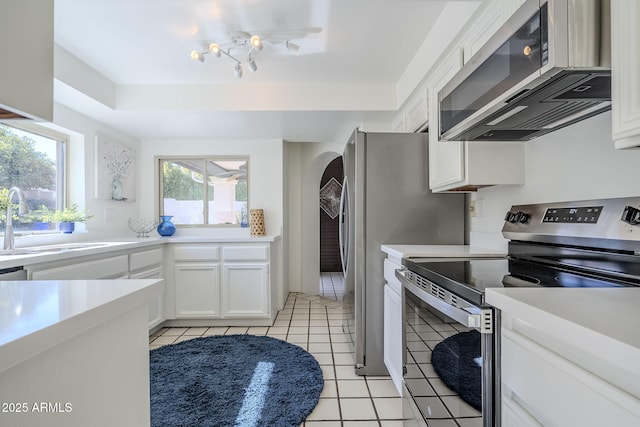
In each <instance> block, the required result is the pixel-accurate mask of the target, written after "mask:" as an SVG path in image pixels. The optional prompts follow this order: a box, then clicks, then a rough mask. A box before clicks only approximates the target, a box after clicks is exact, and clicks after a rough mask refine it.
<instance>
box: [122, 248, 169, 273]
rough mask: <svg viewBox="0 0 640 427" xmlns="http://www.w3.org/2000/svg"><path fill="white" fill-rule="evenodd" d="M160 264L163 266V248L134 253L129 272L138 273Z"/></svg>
mask: <svg viewBox="0 0 640 427" xmlns="http://www.w3.org/2000/svg"><path fill="white" fill-rule="evenodd" d="M158 264H162V248H157V249H151V250H149V251H143V252H134V253H132V254H130V255H129V271H136V270H140V269H143V268H146V267H149V266H152V265H158Z"/></svg>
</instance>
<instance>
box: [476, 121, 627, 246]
mask: <svg viewBox="0 0 640 427" xmlns="http://www.w3.org/2000/svg"><path fill="white" fill-rule="evenodd" d="M523 144H526V147H525V164H526V166H525V167H526V171H525V184H524V185H522V186H496V187H488V188H484V189H481V190H479V191H478V192H477V193H476V194H473V195H472V196H471V197H472V200H476V203H479V204H481V205H482V208H483V209H482V211H483V212H481V215H482V216H476V217H473V218H471V221H470V230H469V231H470V243H471V244H473V245H479V246H489V247H495V248H497V249H498V248H504V247H506V241H505V240H504V239H503V238H502V235H501V230H502V225H503V221H504V215H505V212H507V210H508V209H509V208H510V207H511V205H513V204H522V203H543V202H554V201H571V200H587V199H595V198H611V197H625V196H638V195H640V184H639V183H640V168H638V165H639V164H640V150H615V149H614V144H613V141H612V139H611V113H610V112H607V113H603V114H600V115H599V116H596V117H593V118H591V119H588V120H585V121H583V122H581V123H579V124H576V125H572V126H569V127H567V128H565V129H562V130H559V131H557V132H555V133H552V134H549V135H546V136H543V137H541V138H538V139H535V140H533V141H528V142H523Z"/></svg>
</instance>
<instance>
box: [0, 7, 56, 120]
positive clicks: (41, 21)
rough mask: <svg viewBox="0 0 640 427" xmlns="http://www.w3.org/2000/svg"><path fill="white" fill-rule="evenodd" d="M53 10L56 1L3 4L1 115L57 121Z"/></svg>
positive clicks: (0, 22)
mask: <svg viewBox="0 0 640 427" xmlns="http://www.w3.org/2000/svg"><path fill="white" fill-rule="evenodd" d="M53 8H54V2H53V0H20V1H3V2H0V58H2V79H0V113H1V112H2V110H3V109H4V108H7V109H8V110H10V111H11V112H14V113H17V114H19V115H21V116H23V117H28V118H32V119H41V120H44V121H53V50H54V49H53V46H54V44H53V20H54V17H53V13H54V12H53ZM27 88H28V89H27ZM6 118H11V116H9V117H6Z"/></svg>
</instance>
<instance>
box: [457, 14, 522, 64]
mask: <svg viewBox="0 0 640 427" xmlns="http://www.w3.org/2000/svg"><path fill="white" fill-rule="evenodd" d="M516 9H517V8H516ZM513 11H514V12H515V9H514V10H513ZM504 19H505V18H504V11H503V10H502V8H500V7H485V8H484V9H483V11H482V13H481V14H480V15H479V16H478V18H477V19H476V20H475V22H474V23H473V25H472V26H471V27H469V29H468V31H467V33H466V34H465V35H464V39H463V40H462V47H463V51H464V63H465V64H466V63H467V62H468V61H469V59H471V57H472V56H473V55H475V53H476V52H477V51H478V50H480V48H481V47H482V46H483V45H484V44H485V42H486V41H487V40H489V37H491V36H492V35H493V34H494V33H495V32H496V31H497V30H498V28H500V26H501V25H502V23H503V22H504Z"/></svg>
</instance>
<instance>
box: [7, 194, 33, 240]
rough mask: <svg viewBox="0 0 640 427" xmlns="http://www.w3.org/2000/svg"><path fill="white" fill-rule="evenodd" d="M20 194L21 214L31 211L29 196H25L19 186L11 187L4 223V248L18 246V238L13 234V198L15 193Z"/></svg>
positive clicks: (19, 210) (19, 211) (19, 212)
mask: <svg viewBox="0 0 640 427" xmlns="http://www.w3.org/2000/svg"><path fill="white" fill-rule="evenodd" d="M14 194H17V195H18V203H19V204H20V207H19V209H18V214H19V215H24V214H27V213H29V208H27V198H26V197H25V196H24V193H23V192H22V190H21V189H19V188H18V187H11V188H10V189H9V193H8V194H7V218H6V220H5V225H4V250H5V251H6V250H9V251H12V250H14V249H15V247H16V238H15V236H14V235H13V206H12V205H11V199H12V198H13V195H14Z"/></svg>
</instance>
